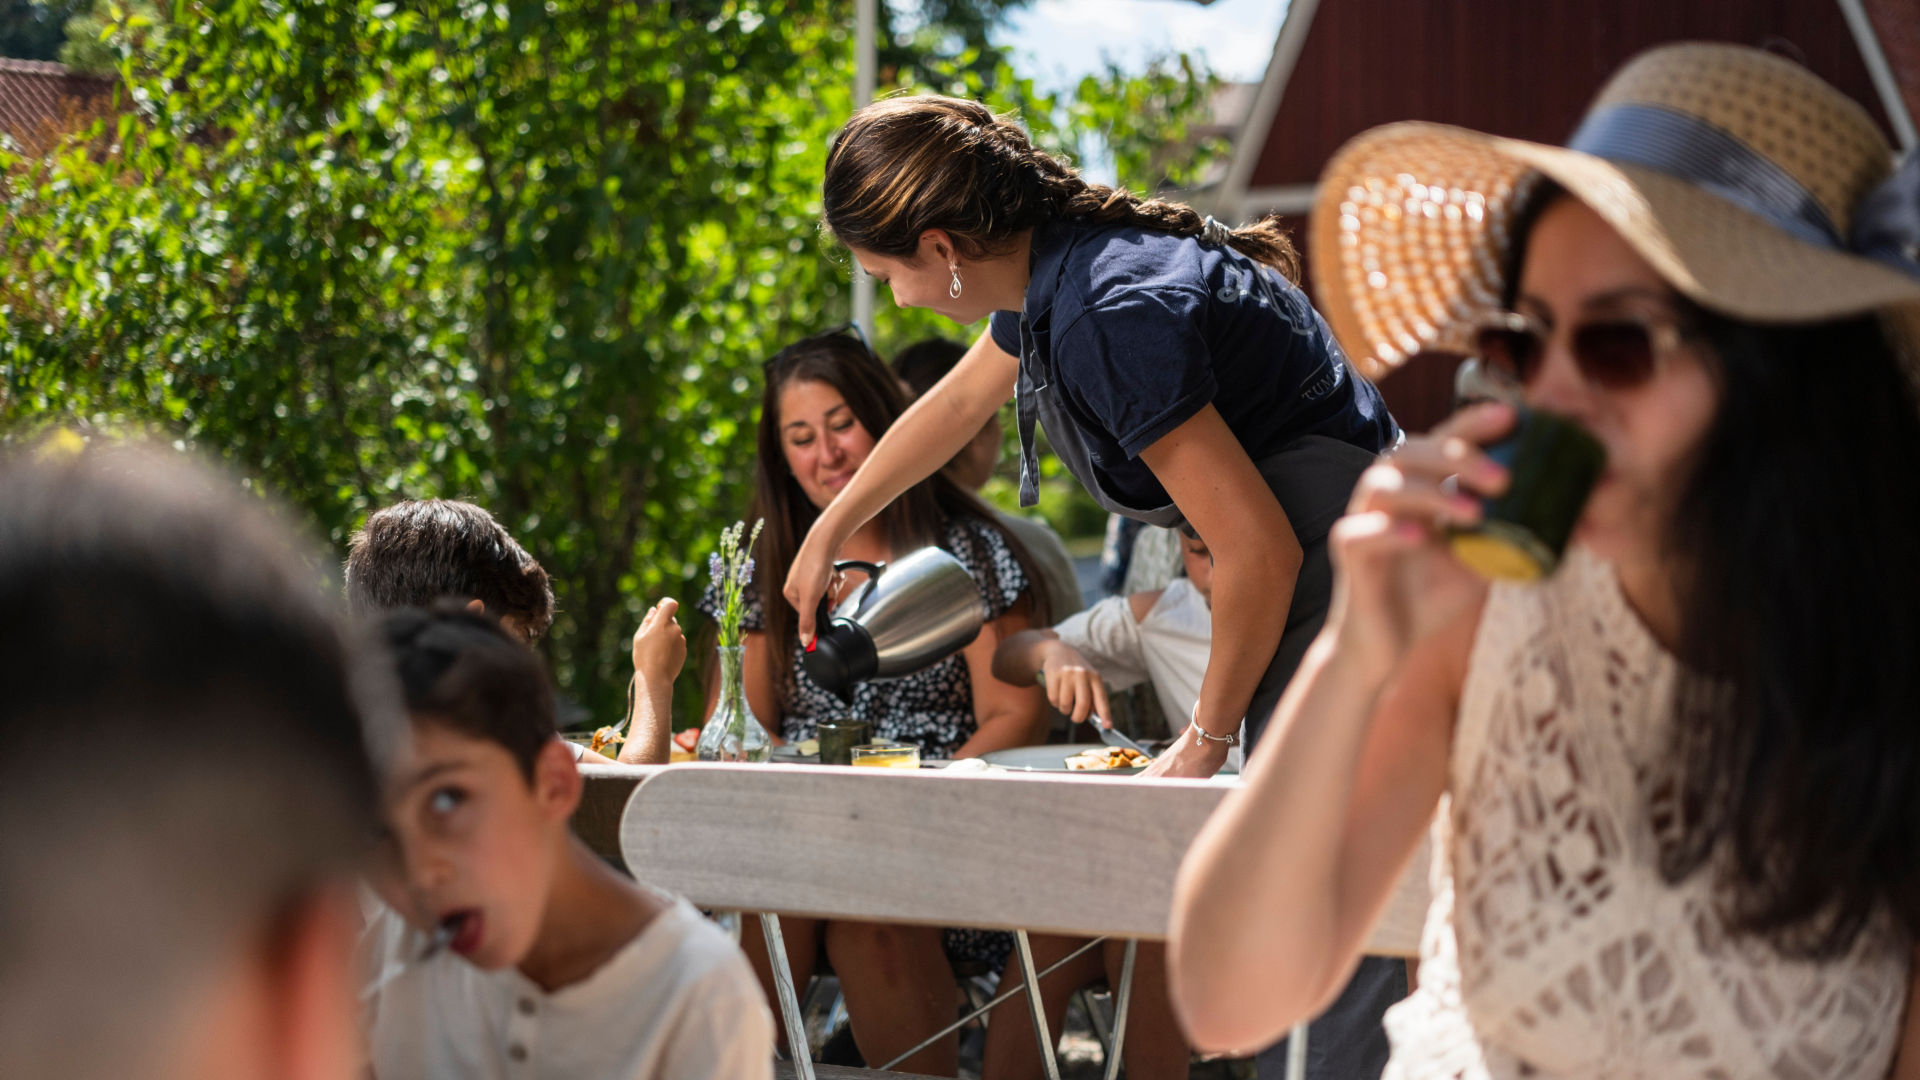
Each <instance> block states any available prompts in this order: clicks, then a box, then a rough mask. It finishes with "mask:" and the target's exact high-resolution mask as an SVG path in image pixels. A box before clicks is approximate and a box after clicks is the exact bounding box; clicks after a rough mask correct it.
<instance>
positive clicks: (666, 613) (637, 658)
mask: <svg viewBox="0 0 1920 1080" xmlns="http://www.w3.org/2000/svg"><path fill="white" fill-rule="evenodd" d="M679 610H680V602H679V601H678V600H673V599H666V600H662V601H660V602H659V603H657V604H655V605H654V606H653V607H652V608H651V609H650V610H649V611H648V612H647V615H646V618H644V619H642V620H641V621H640V629H639V630H638V631H636V632H635V633H634V635H633V702H632V706H631V707H632V709H633V715H632V716H631V717H629V718H628V720H627V741H626V744H625V745H623V746H621V748H620V760H621V762H622V763H624V764H628V765H664V764H666V763H667V741H668V740H669V739H671V738H673V680H674V679H676V678H678V677H679V676H680V669H681V668H682V667H684V666H686V662H687V639H686V636H685V635H684V634H682V633H681V632H680V624H679V623H677V622H675V621H674V618H673V616H674V613H675V612H677V611H679Z"/></svg>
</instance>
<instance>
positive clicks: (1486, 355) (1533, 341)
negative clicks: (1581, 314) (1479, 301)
mask: <svg viewBox="0 0 1920 1080" xmlns="http://www.w3.org/2000/svg"><path fill="white" fill-rule="evenodd" d="M1686 337H1687V334H1686V331H1684V330H1682V329H1681V328H1680V327H1679V326H1677V325H1675V324H1674V323H1672V322H1660V321H1651V320H1650V321H1641V320H1638V319H1633V318H1620V319H1600V320H1596V321H1594V322H1587V323H1581V324H1579V325H1578V326H1575V327H1573V328H1572V330H1571V331H1570V332H1569V334H1568V345H1569V349H1570V351H1571V352H1572V353H1573V362H1574V366H1575V367H1577V368H1579V370H1580V375H1581V377H1582V378H1584V379H1586V380H1587V381H1588V382H1590V383H1592V384H1593V385H1595V386H1598V387H1601V388H1603V389H1607V390H1629V389H1632V388H1633V387H1636V386H1640V385H1642V384H1643V383H1645V382H1646V381H1647V380H1648V379H1651V378H1653V374H1654V372H1655V371H1656V370H1657V369H1658V368H1659V364H1660V358H1661V357H1662V356H1665V355H1667V354H1668V353H1670V352H1672V351H1673V350H1674V349H1676V348H1679V346H1680V343H1681V342H1682V341H1685V340H1686ZM1552 340H1553V331H1551V330H1549V329H1548V328H1547V326H1546V324H1544V323H1542V322H1541V321H1540V320H1539V319H1536V318H1534V317H1533V316H1531V315H1523V314H1521V313H1520V312H1517V311H1497V312H1493V313H1490V314H1488V315H1486V316H1485V317H1483V318H1481V319H1479V320H1477V321H1476V323H1475V326H1474V330H1473V348H1474V355H1476V356H1478V357H1480V359H1481V361H1482V362H1483V363H1485V364H1486V365H1487V366H1488V367H1490V368H1492V369H1493V370H1495V371H1497V372H1499V373H1500V374H1501V375H1504V376H1506V377H1507V378H1510V379H1512V380H1513V381H1514V382H1515V383H1516V384H1518V385H1520V386H1526V385H1527V384H1529V383H1531V382H1532V381H1533V380H1534V377H1535V376H1537V375H1539V374H1540V366H1541V364H1542V363H1543V362H1544V361H1545V360H1546V355H1547V345H1548V343H1549V342H1550V341H1552Z"/></svg>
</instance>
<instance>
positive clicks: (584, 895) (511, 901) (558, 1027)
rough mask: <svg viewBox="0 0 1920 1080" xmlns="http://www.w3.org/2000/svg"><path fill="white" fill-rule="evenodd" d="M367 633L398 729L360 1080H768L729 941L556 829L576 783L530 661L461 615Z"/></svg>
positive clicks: (522, 650) (769, 1030)
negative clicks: (398, 712) (404, 725)
mask: <svg viewBox="0 0 1920 1080" xmlns="http://www.w3.org/2000/svg"><path fill="white" fill-rule="evenodd" d="M382 629H383V632H384V636H385V639H386V643H387V645H388V647H389V648H390V650H391V658H392V662H393V665H394V669H395V671H396V673H397V674H398V676H399V682H400V685H401V689H402V691H403V692H404V696H405V701H406V707H407V713H408V716H409V718H410V721H411V723H410V724H409V727H410V731H408V732H406V733H404V734H405V735H406V736H408V737H406V738H401V739H398V740H395V741H396V742H397V743H399V744H400V745H399V746H398V748H397V750H396V752H395V753H393V754H392V755H391V757H390V759H389V760H386V761H382V762H380V763H379V766H380V769H379V771H380V773H381V775H382V781H383V789H384V791H383V807H384V817H385V819H386V821H387V827H388V830H389V831H388V833H387V835H385V836H383V837H382V842H381V845H380V847H381V851H382V857H381V860H380V865H379V868H378V870H377V872H376V874H375V876H374V884H375V887H376V888H377V889H378V890H379V892H380V894H381V896H382V897H383V898H384V899H385V900H386V901H387V903H388V904H389V905H391V907H392V909H393V910H392V911H389V912H385V913H384V914H382V915H381V916H380V917H379V918H378V919H376V921H375V922H374V924H373V925H372V926H371V927H370V928H369V931H368V940H369V942H370V944H371V945H372V952H373V954H374V956H375V958H376V963H375V965H374V967H373V975H372V981H371V983H370V985H369V988H368V990H367V992H366V994H367V1004H368V1007H369V1014H370V1015H369V1022H370V1032H369V1035H370V1043H371V1047H370V1049H371V1055H372V1066H373V1072H374V1075H375V1076H377V1077H378V1078H379V1080H408V1078H413V1077H444V1076H463V1077H509V1076H512V1077H519V1076H528V1077H530V1076H543V1077H556V1078H575V1077H577V1078H580V1080H601V1078H615V1077H619V1078H628V1077H631V1078H641V1077H661V1078H669V1077H670V1078H673V1080H706V1078H711V1080H739V1078H752V1077H762V1078H765V1077H769V1076H771V1074H772V1068H773V1066H772V1062H773V1019H772V1017H771V1016H770V1015H769V1014H768V1012H767V1007H766V1005H765V1003H764V1000H763V998H762V997H761V994H760V987H759V984H758V983H757V982H756V981H755V980H754V976H753V971H752V969H751V968H749V967H748V966H747V962H746V958H745V957H744V956H742V955H741V953H740V950H739V948H738V947H737V946H736V945H735V944H734V943H733V941H732V940H730V939H729V938H728V937H727V936H726V935H725V934H723V933H722V932H721V931H720V930H719V929H717V928H716V927H714V926H713V925H712V924H710V923H708V922H707V921H706V920H705V919H703V918H701V917H700V914H699V913H698V912H697V911H695V910H694V909H693V907H692V906H691V905H689V904H688V903H687V902H686V901H685V900H680V899H676V898H674V897H671V896H667V895H664V894H661V893H656V892H653V891H651V890H648V889H645V888H642V887H639V886H636V885H635V884H634V883H633V882H631V881H629V880H627V879H626V878H624V877H622V876H621V875H619V874H618V873H616V872H615V871H613V870H612V869H610V868H609V867H608V866H607V865H606V864H605V863H604V862H602V861H601V860H600V859H599V857H597V856H596V855H594V854H593V853H592V852H591V851H589V850H588V849H587V847H586V845H585V844H583V843H581V842H580V840H579V839H578V838H577V837H575V836H574V835H573V834H572V832H571V830H570V829H569V827H568V821H569V819H570V818H571V816H572V814H573V809H574V807H575V805H577V804H578V802H579V800H580V789H581V779H580V774H579V770H578V769H576V768H575V767H574V762H573V755H572V754H571V753H570V752H569V751H568V749H567V747H566V744H564V743H563V742H561V741H560V739H559V737H558V736H557V735H556V734H555V729H554V721H553V695H552V692H551V690H550V689H549V687H548V685H547V680H546V674H545V671H544V670H543V668H542V666H541V664H540V661H539V658H538V657H537V656H536V655H535V654H534V653H533V652H532V651H531V650H529V649H527V648H526V647H525V646H524V645H522V644H520V643H519V642H518V641H516V640H514V639H513V638H512V637H511V636H509V635H508V633H507V632H505V631H504V630H502V629H501V628H500V626H499V624H497V623H495V622H494V621H493V620H492V619H491V618H488V617H487V616H485V615H483V614H479V613H475V612H471V611H466V610H463V609H461V608H459V607H458V606H457V605H445V606H443V607H441V608H437V609H435V610H434V611H433V612H432V613H427V612H421V611H402V612H398V613H396V614H393V615H391V616H389V617H388V618H387V619H386V620H385V621H384V622H383V624H382ZM396 912H397V913H398V916H396V914H395V913H396ZM402 917H403V918H404V922H403V921H402ZM440 946H444V947H440Z"/></svg>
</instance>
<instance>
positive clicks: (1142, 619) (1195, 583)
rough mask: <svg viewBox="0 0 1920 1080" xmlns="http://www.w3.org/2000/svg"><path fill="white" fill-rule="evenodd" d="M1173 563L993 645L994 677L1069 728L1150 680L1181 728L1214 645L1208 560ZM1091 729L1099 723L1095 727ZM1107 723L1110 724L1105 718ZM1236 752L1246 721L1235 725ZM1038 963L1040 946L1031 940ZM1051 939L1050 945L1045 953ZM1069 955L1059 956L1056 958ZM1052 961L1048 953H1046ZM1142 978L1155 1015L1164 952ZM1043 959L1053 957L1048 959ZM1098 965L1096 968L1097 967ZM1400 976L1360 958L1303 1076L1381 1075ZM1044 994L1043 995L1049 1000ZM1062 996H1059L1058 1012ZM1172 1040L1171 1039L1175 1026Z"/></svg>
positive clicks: (1206, 554) (1274, 1061) (1391, 962)
mask: <svg viewBox="0 0 1920 1080" xmlns="http://www.w3.org/2000/svg"><path fill="white" fill-rule="evenodd" d="M1180 557H1181V562H1182V565H1183V566H1184V568H1185V570H1186V576H1185V577H1181V578H1175V579H1173V581H1171V582H1169V583H1168V584H1167V587H1166V588H1164V589H1160V590H1156V591H1153V592H1137V593H1133V594H1131V595H1129V596H1113V597H1108V598H1107V599H1105V600H1102V601H1100V602H1099V603H1098V604H1095V605H1094V606H1093V607H1091V608H1089V609H1088V610H1086V611H1083V612H1081V613H1079V614H1078V615H1075V616H1073V617H1072V618H1070V619H1067V620H1066V621H1064V622H1062V623H1060V624H1059V625H1058V626H1055V627H1054V628H1052V629H1051V630H1027V631H1023V632H1021V633H1019V634H1015V635H1014V636H1012V637H1010V638H1008V639H1007V640H1006V641H1004V642H1001V644H1000V647H999V648H998V649H997V650H995V651H994V654H993V674H994V677H995V678H997V679H1000V680H1002V681H1003V682H1010V683H1017V684H1018V683H1025V682H1027V681H1028V680H1031V679H1038V680H1040V681H1041V682H1043V683H1044V684H1045V685H1046V688H1047V698H1048V699H1049V700H1050V701H1051V702H1052V703H1053V706H1054V708H1056V709H1059V710H1060V711H1061V712H1063V713H1065V714H1067V715H1068V716H1069V717H1071V718H1072V719H1073V721H1074V722H1075V723H1081V722H1083V721H1086V720H1088V719H1089V718H1091V717H1098V718H1100V720H1103V721H1104V720H1106V718H1107V716H1108V711H1107V710H1108V704H1107V692H1108V691H1109V690H1124V689H1126V688H1128V687H1131V686H1136V685H1138V684H1140V683H1142V682H1151V683H1152V684H1153V689H1154V693H1155V694H1156V695H1157V696H1158V697H1159V699H1160V707H1161V708H1162V709H1163V710H1165V711H1166V714H1167V727H1168V729H1169V730H1172V731H1185V730H1186V726H1187V720H1188V718H1189V716H1190V715H1191V714H1192V712H1193V703H1194V702H1195V701H1197V700H1199V696H1200V681H1201V679H1202V678H1203V677H1204V676H1205V675H1206V672H1207V656H1208V654H1209V652H1210V650H1211V647H1212V641H1213V554H1212V552H1210V551H1208V550H1207V544H1206V541H1204V540H1201V539H1200V538H1199V537H1196V536H1187V535H1186V534H1184V533H1182V534H1180ZM1096 722H1098V721H1096ZM1107 722H1108V726H1111V721H1107ZM1241 731H1242V733H1243V737H1242V739H1241V742H1242V744H1243V745H1244V744H1245V742H1246V740H1245V738H1244V732H1245V731H1246V724H1245V722H1244V721H1242V723H1241ZM1241 764H1242V761H1241V748H1240V747H1239V746H1236V747H1233V748H1232V750H1231V751H1230V752H1229V753H1228V757H1227V766H1226V770H1225V771H1238V770H1239V768H1240V767H1241ZM1034 941H1035V953H1036V957H1035V958H1036V960H1037V959H1039V952H1040V951H1041V949H1042V939H1040V938H1037V937H1036V938H1035V939H1034ZM1056 941H1058V942H1061V943H1062V944H1067V945H1077V944H1078V943H1077V942H1066V941H1062V939H1049V940H1048V941H1047V942H1046V944H1047V946H1048V947H1049V948H1050V947H1051V946H1052V945H1053V944H1054V943H1055V942H1056ZM1069 951H1071V948H1066V949H1062V950H1061V951H1060V953H1059V955H1064V954H1065V953H1066V952H1069ZM1050 955H1051V953H1050ZM1139 955H1140V960H1141V961H1147V960H1149V958H1150V959H1151V961H1152V963H1151V966H1146V965H1144V964H1143V966H1142V967H1141V971H1142V972H1146V971H1152V972H1154V973H1155V974H1154V978H1155V979H1160V980H1161V981H1160V982H1157V983H1152V984H1151V987H1150V986H1149V983H1148V982H1138V983H1136V985H1135V990H1136V992H1137V993H1139V996H1136V998H1135V999H1134V1000H1135V1001H1137V1002H1144V1001H1145V1000H1147V995H1146V994H1145V993H1144V992H1145V991H1147V990H1149V988H1150V989H1151V992H1152V994H1153V997H1154V1000H1153V1007H1154V1008H1158V1007H1160V1006H1161V1004H1162V1003H1163V1002H1164V1000H1165V998H1166V994H1167V990H1166V986H1165V983H1164V978H1163V976H1162V975H1161V973H1163V972H1164V971H1165V967H1164V960H1165V955H1166V948H1165V946H1159V945H1156V946H1151V947H1146V946H1143V947H1142V948H1141V950H1140V954H1139ZM1046 962H1048V963H1050V962H1051V959H1049V960H1048V961H1046ZM1096 963H1097V961H1096ZM1083 975H1084V980H1085V981H1091V980H1092V979H1094V978H1098V977H1099V971H1098V969H1097V968H1096V969H1094V970H1093V971H1092V972H1090V973H1083ZM1408 982H1409V979H1408V972H1407V970H1406V967H1405V965H1404V964H1403V963H1402V962H1401V961H1399V960H1395V959H1390V958H1386V957H1367V958H1364V959H1362V960H1361V961H1360V963H1359V966H1358V968H1357V969H1356V970H1355V972H1354V974H1353V977H1352V978H1351V980H1350V981H1349V982H1348V983H1347V987H1346V989H1345V990H1343V991H1342V992H1341V994H1340V996H1339V997H1338V998H1336V999H1335V1000H1334V1002H1333V1004H1331V1005H1329V1006H1328V1007H1327V1009H1326V1011H1325V1012H1323V1013H1322V1014H1321V1015H1320V1017H1319V1018H1318V1019H1317V1020H1315V1021H1314V1022H1313V1024H1312V1025H1311V1027H1310V1029H1309V1032H1308V1035H1307V1062H1308V1063H1307V1075H1308V1076H1309V1077H1310V1078H1312V1080H1336V1078H1337V1080H1367V1078H1370V1077H1376V1076H1379V1075H1380V1072H1381V1069H1382V1068H1383V1067H1384V1066H1385V1064H1386V1057H1387V1042H1386V1031H1385V1028H1384V1027H1383V1026H1382V1024H1381V1017H1382V1016H1384V1015H1385V1013H1386V1010H1387V1009H1388V1008H1389V1007H1391V1006H1392V1005H1393V1004H1394V1003H1396V1002H1398V1001H1400V1000H1401V999H1402V998H1405V997H1406V996H1407V991H1408ZM1046 990H1047V988H1046V987H1045V986H1043V987H1042V996H1043V997H1048V998H1049V1001H1048V1004H1049V1005H1051V1004H1052V1002H1051V999H1050V997H1051V996H1050V995H1048V994H1047V993H1046ZM1069 994H1070V991H1067V992H1065V993H1062V994H1061V1001H1062V1007H1063V1008H1064V1004H1065V999H1066V997H1067V996H1068V995H1069ZM1170 1034H1172V1035H1173V1036H1174V1037H1177V1036H1178V1032H1177V1029H1170ZM1285 1055H1286V1040H1284V1039H1282V1040H1281V1041H1280V1042H1279V1043H1278V1044H1276V1045H1274V1046H1271V1047H1268V1048H1267V1049H1265V1050H1262V1051H1261V1052H1260V1054H1259V1059H1260V1061H1261V1062H1262V1067H1263V1069H1273V1070H1275V1071H1279V1070H1280V1069H1281V1068H1282V1067H1283V1066H1282V1064H1281V1063H1282V1062H1283V1061H1284V1060H1285Z"/></svg>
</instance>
